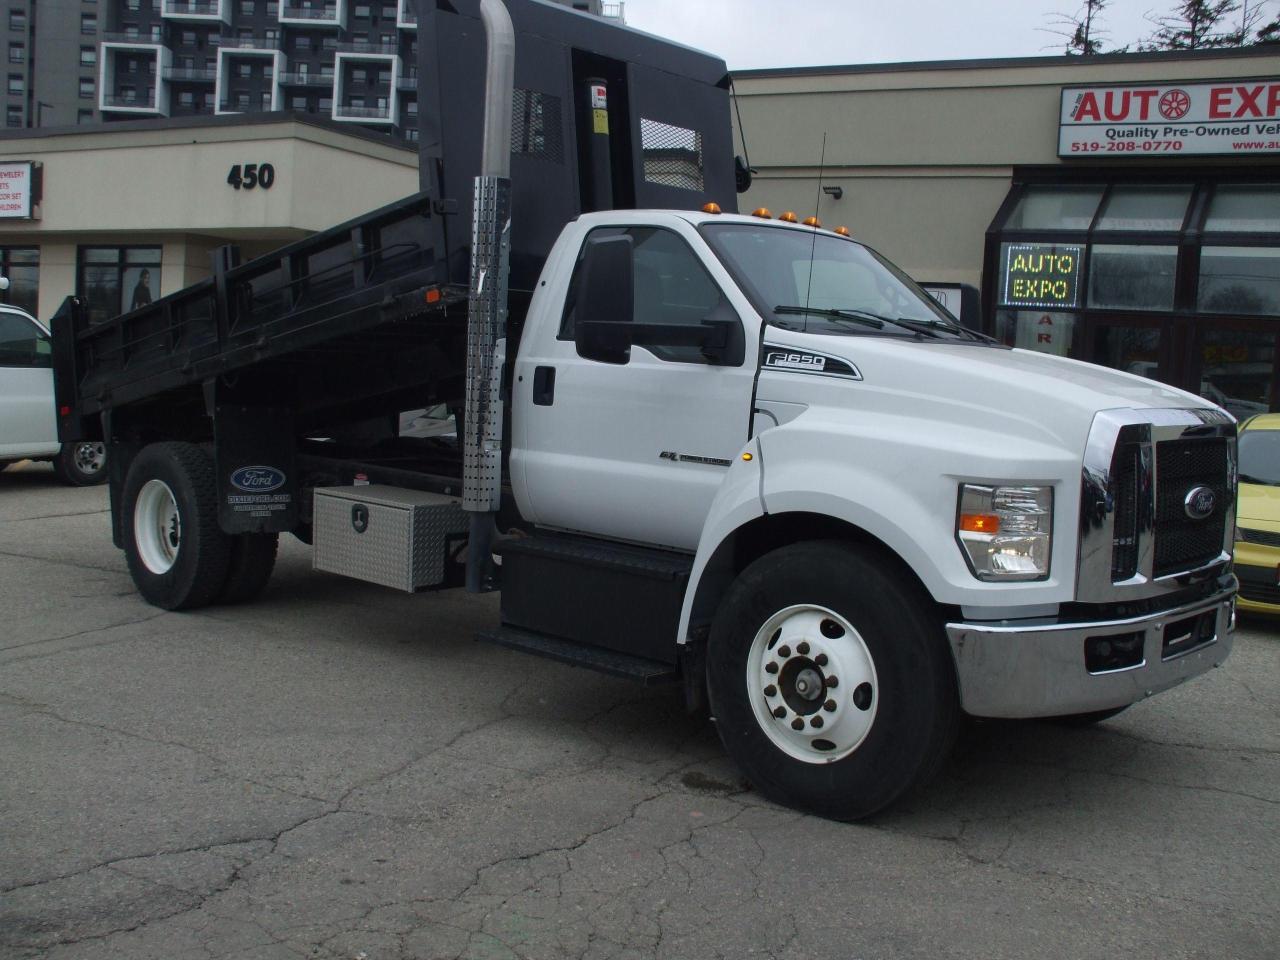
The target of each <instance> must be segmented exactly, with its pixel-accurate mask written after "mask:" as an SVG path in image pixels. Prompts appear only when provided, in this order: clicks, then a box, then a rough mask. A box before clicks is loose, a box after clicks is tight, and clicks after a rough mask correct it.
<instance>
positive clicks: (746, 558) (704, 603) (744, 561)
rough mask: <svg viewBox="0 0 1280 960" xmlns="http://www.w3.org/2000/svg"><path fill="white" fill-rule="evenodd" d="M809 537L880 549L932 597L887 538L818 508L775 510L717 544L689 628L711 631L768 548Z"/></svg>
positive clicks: (886, 559)
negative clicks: (737, 582) (728, 595)
mask: <svg viewBox="0 0 1280 960" xmlns="http://www.w3.org/2000/svg"><path fill="white" fill-rule="evenodd" d="M806 540H840V541H843V542H845V543H854V544H858V545H859V546H862V547H864V548H866V549H867V550H870V551H874V552H875V553H877V554H879V555H880V556H881V557H882V558H883V560H884V562H885V563H886V564H888V565H891V566H893V567H895V568H896V569H897V571H898V573H899V574H900V575H901V576H902V577H903V578H904V580H906V582H909V583H914V584H915V585H916V586H918V587H919V589H920V591H921V593H922V594H923V595H924V596H927V597H931V596H932V595H931V594H930V593H929V590H928V588H927V587H925V585H924V583H923V582H922V581H921V580H920V578H919V577H918V576H916V572H915V571H914V570H912V569H911V567H910V566H908V565H907V563H906V562H905V561H904V560H903V559H902V558H901V557H900V556H898V554H897V553H895V552H894V551H893V549H892V548H890V547H889V546H888V545H887V544H886V543H885V542H884V541H883V540H881V539H879V538H878V537H876V536H873V535H872V534H870V533H868V532H867V531H866V530H863V529H862V528H861V527H858V526H855V525H854V524H852V523H848V522H846V521H844V520H840V519H839V518H837V517H829V516H825V515H823V514H818V513H772V514H766V515H765V516H763V517H758V518H756V519H755V520H752V521H751V522H750V523H747V524H744V525H743V526H741V527H739V528H738V529H737V530H735V531H734V532H733V533H732V534H730V535H729V536H728V537H726V538H725V539H724V541H723V542H722V543H721V544H720V545H719V546H718V547H717V548H716V551H715V553H714V554H712V556H711V559H710V560H709V561H708V562H707V565H706V568H705V569H704V571H703V573H702V578H701V579H700V580H699V582H698V592H697V595H696V596H695V597H694V601H693V610H692V616H691V617H690V621H689V633H690V634H691V635H693V636H699V635H701V634H702V633H704V632H705V628H707V627H708V626H709V625H710V623H711V620H712V619H713V618H714V617H715V614H716V610H717V609H718V608H719V606H720V600H721V598H722V597H723V596H724V593H725V591H726V590H728V589H729V584H731V583H732V582H733V581H734V579H735V578H736V577H737V576H738V574H740V573H741V572H742V571H743V570H745V569H746V568H747V567H748V566H750V565H751V564H752V563H753V562H755V561H756V560H758V559H760V558H761V557H763V556H764V555H765V554H767V553H772V552H773V551H774V550H777V549H779V548H780V547H785V546H789V545H790V544H793V543H801V542H803V541H806Z"/></svg>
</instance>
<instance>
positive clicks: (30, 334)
mask: <svg viewBox="0 0 1280 960" xmlns="http://www.w3.org/2000/svg"><path fill="white" fill-rule="evenodd" d="M18 460H52V461H53V469H54V470H55V471H56V472H57V474H58V476H59V477H60V478H61V479H62V480H64V481H65V482H67V483H70V484H74V485H75V486H89V485H90V484H94V483H102V481H104V480H106V479H107V451H106V447H105V446H104V445H103V444H101V443H90V442H81V443H68V444H61V443H59V442H58V424H57V417H56V411H55V409H54V399H53V344H52V343H50V342H49V330H48V328H47V327H45V326H44V324H42V323H40V321H38V320H37V319H36V318H35V317H33V316H31V314H29V313H27V312H26V311H25V310H21V309H19V308H18V307H11V306H7V305H5V304H0V470H3V469H4V468H5V467H7V466H9V465H10V464H11V463H14V462H16V461H18Z"/></svg>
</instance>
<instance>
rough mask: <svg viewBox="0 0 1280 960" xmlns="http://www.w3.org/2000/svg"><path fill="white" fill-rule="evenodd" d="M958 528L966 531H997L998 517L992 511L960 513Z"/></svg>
mask: <svg viewBox="0 0 1280 960" xmlns="http://www.w3.org/2000/svg"><path fill="white" fill-rule="evenodd" d="M960 529H961V530H964V531H966V532H967V533H999V532H1000V518H999V517H998V516H996V515H995V514H994V513H962V514H960Z"/></svg>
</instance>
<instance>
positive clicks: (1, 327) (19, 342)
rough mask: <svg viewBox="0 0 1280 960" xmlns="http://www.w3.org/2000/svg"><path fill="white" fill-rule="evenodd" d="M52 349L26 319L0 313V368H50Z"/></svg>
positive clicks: (43, 336)
mask: <svg viewBox="0 0 1280 960" xmlns="http://www.w3.org/2000/svg"><path fill="white" fill-rule="evenodd" d="M51 366H53V347H52V345H51V344H50V343H49V338H48V337H46V336H45V335H44V334H43V333H42V332H41V331H40V330H39V328H37V327H36V325H35V324H34V323H32V322H31V321H30V320H28V319H27V318H26V317H19V316H17V315H15V314H12V313H0V367H51Z"/></svg>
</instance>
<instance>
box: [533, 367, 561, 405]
mask: <svg viewBox="0 0 1280 960" xmlns="http://www.w3.org/2000/svg"><path fill="white" fill-rule="evenodd" d="M555 399H556V368H555V367H535V368H534V370H533V402H534V405H535V406H539V407H549V406H551V404H552V403H554V402H555Z"/></svg>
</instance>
